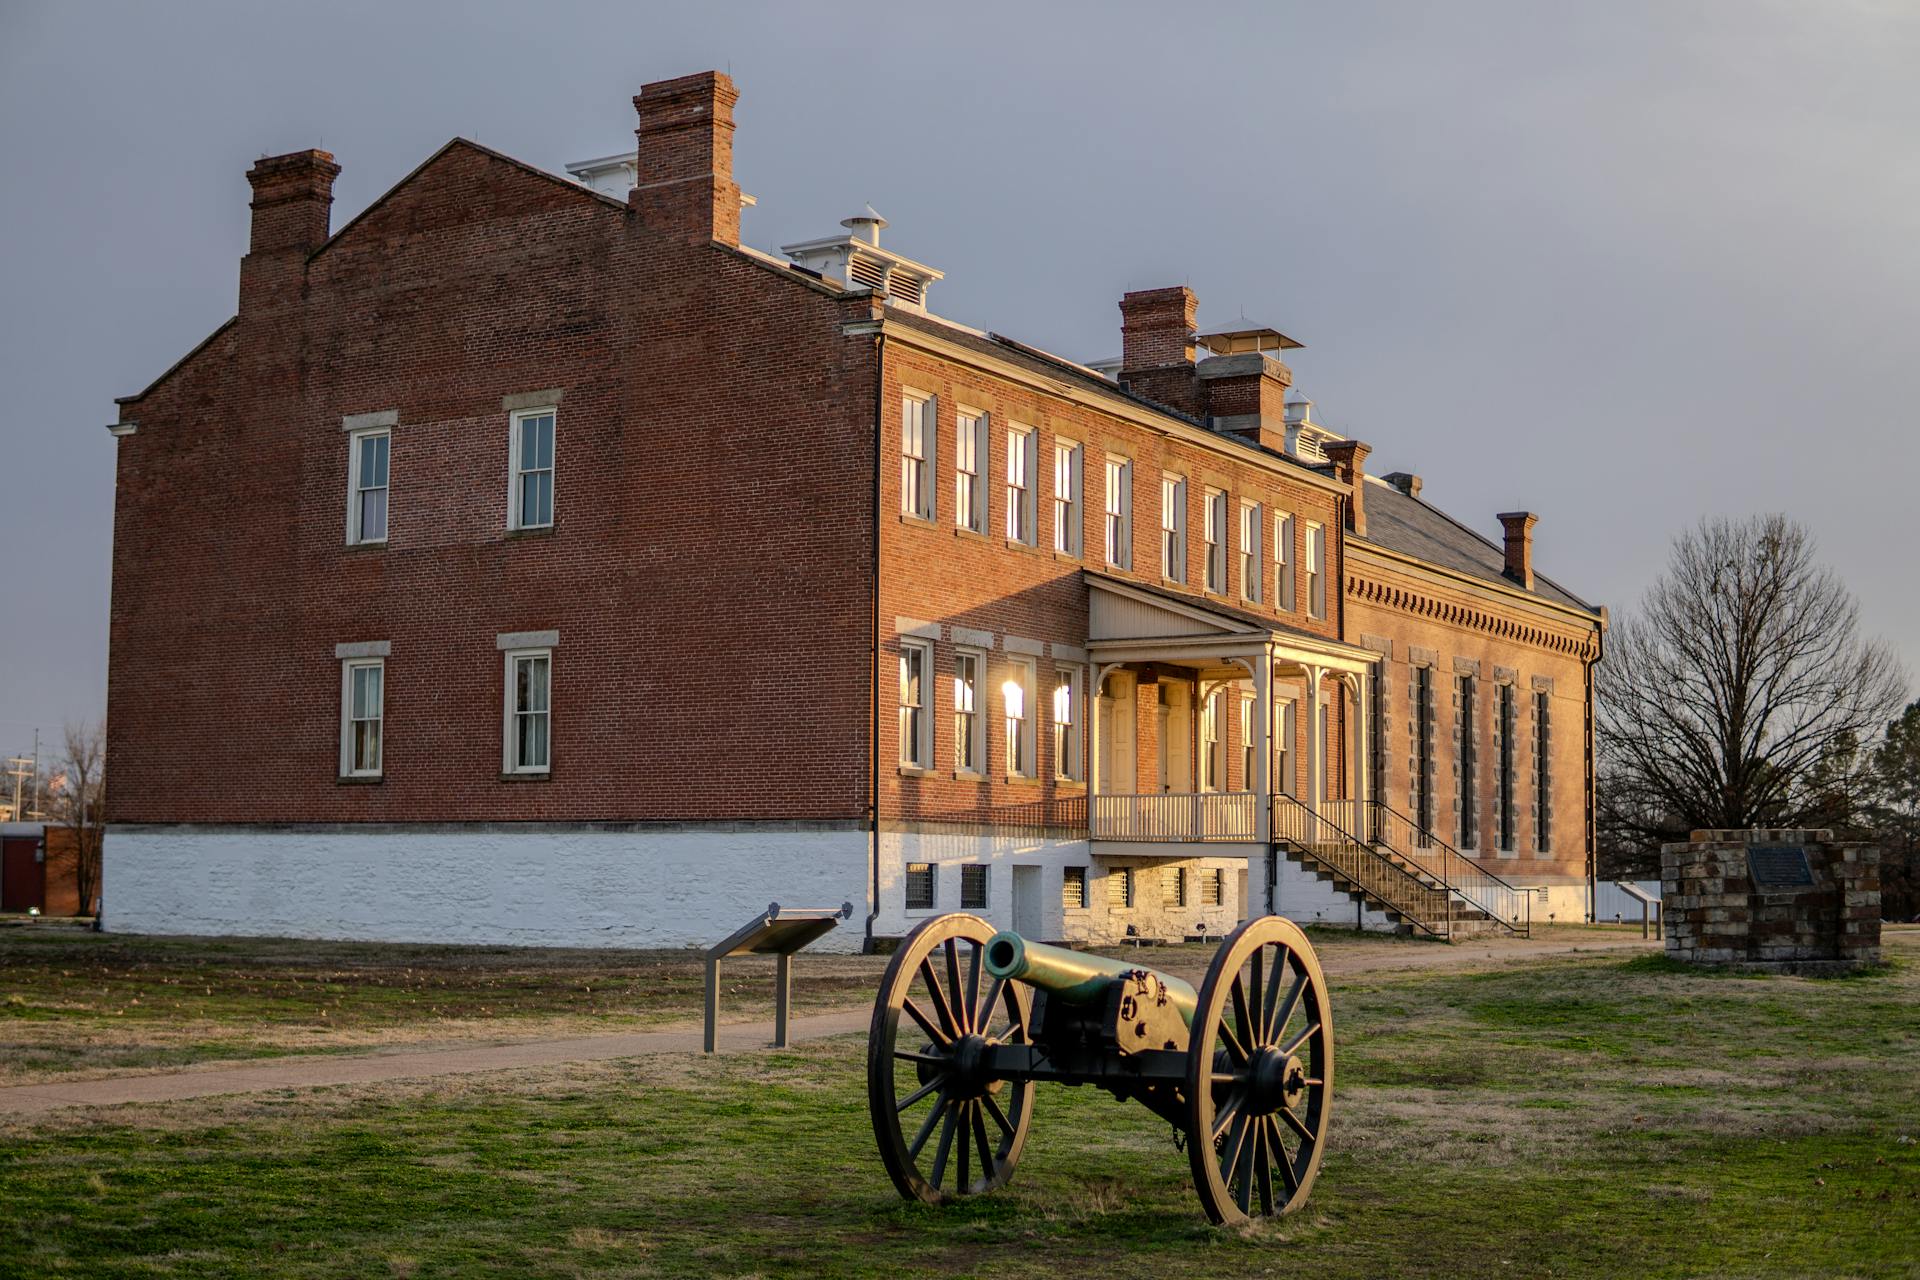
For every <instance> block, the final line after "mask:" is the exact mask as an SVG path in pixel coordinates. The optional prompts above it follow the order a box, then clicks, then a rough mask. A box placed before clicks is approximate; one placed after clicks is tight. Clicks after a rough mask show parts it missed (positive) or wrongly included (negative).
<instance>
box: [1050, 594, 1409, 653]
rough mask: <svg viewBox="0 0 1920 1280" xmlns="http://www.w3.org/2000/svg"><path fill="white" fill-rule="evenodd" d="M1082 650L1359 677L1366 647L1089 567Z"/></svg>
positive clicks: (1369, 651) (1367, 650) (1230, 606)
mask: <svg viewBox="0 0 1920 1280" xmlns="http://www.w3.org/2000/svg"><path fill="white" fill-rule="evenodd" d="M1081 576H1082V577H1084V578H1085V579H1086V582H1087V596H1088V599H1087V650H1088V652H1089V653H1090V654H1091V655H1093V656H1094V657H1096V658H1099V659H1101V660H1103V661H1107V662H1133V661H1140V662H1150V661H1177V660H1179V659H1182V658H1185V659H1196V658H1198V659H1211V658H1221V659H1224V658H1244V657H1254V656H1258V655H1260V654H1263V653H1271V654H1272V655H1273V656H1274V657H1277V658H1282V659H1286V660H1289V661H1293V662H1298V663H1303V664H1310V665H1313V666H1319V667H1326V668H1329V669H1332V670H1337V671H1351V672H1363V671H1366V670H1367V669H1368V668H1369V667H1370V666H1371V665H1372V664H1373V663H1374V662H1375V661H1377V659H1378V655H1376V654H1375V653H1373V651H1372V650H1369V649H1362V648H1359V647H1357V646H1355V645H1350V644H1346V643H1344V642H1342V641H1339V640H1330V639H1328V638H1327V637H1325V636H1317V635H1314V634H1313V633H1312V632H1309V631H1302V630H1300V629H1298V628H1295V627H1290V626H1287V625H1286V624H1285V623H1281V622H1276V621H1274V620H1273V619H1271V618H1263V617H1261V616H1260V615H1259V614H1257V613H1252V612H1249V611H1247V610H1244V609H1236V608H1234V607H1233V606H1232V605H1228V604H1224V603H1219V602H1216V601H1213V600H1199V599H1195V598H1194V597H1192V596H1188V595H1183V594H1181V593H1179V592H1174V591H1167V590H1163V589H1160V588H1156V587H1149V586H1146V585H1144V584H1142V583H1138V582H1130V581H1128V580H1126V579H1124V578H1116V577H1113V576H1111V575H1109V574H1104V573H1099V572H1097V571H1095V570H1092V569H1085V570H1082V571H1081Z"/></svg>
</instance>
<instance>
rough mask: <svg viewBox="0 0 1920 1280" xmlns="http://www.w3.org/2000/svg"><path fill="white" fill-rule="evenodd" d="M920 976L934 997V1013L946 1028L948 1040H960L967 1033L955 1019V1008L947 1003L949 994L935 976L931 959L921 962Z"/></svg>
mask: <svg viewBox="0 0 1920 1280" xmlns="http://www.w3.org/2000/svg"><path fill="white" fill-rule="evenodd" d="M920 976H921V978H922V979H924V980H925V981H926V984H927V991H928V993H929V994H930V995H932V997H933V1008H934V1012H936V1013H938V1014H939V1015H940V1025H941V1026H942V1027H944V1028H946V1035H945V1036H944V1037H943V1038H944V1039H946V1040H958V1039H959V1038H960V1037H961V1036H963V1035H965V1034H966V1033H965V1032H964V1031H962V1030H961V1029H960V1024H959V1022H958V1021H957V1020H955V1018H954V1014H953V1006H952V1005H950V1004H948V1003H947V993H946V991H945V990H944V989H943V988H942V987H941V985H940V979H939V978H937V977H935V976H934V972H933V961H932V960H931V959H927V960H922V961H921V962H920Z"/></svg>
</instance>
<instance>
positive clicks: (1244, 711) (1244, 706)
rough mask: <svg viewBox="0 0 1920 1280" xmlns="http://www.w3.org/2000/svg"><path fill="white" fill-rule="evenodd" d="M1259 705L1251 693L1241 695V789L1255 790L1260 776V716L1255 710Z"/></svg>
mask: <svg viewBox="0 0 1920 1280" xmlns="http://www.w3.org/2000/svg"><path fill="white" fill-rule="evenodd" d="M1258 705H1259V704H1258V703H1257V702H1256V701H1255V700H1254V697H1253V695H1252V694H1251V693H1242V694H1241V695H1240V789H1241V790H1242V791H1252V790H1254V785H1253V784H1254V780H1255V779H1256V778H1258V777H1259V776H1260V766H1259V764H1258V763H1257V762H1256V760H1255V757H1254V750H1253V749H1254V746H1255V738H1254V735H1255V733H1256V732H1257V731H1258V729H1259V727H1260V725H1259V715H1260V713H1259V712H1258V711H1257V710H1255V708H1256V707H1257V706H1258Z"/></svg>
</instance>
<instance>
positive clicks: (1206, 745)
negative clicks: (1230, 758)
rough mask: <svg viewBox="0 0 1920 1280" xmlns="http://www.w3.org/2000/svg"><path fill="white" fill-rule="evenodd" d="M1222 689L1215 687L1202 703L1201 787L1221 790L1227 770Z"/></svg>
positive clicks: (1204, 789) (1209, 789) (1205, 789)
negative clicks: (1223, 747)
mask: <svg viewBox="0 0 1920 1280" xmlns="http://www.w3.org/2000/svg"><path fill="white" fill-rule="evenodd" d="M1220 711H1221V699H1220V690H1218V689H1215V690H1214V691H1213V692H1212V693H1209V694H1208V695H1207V698H1206V701H1204V702H1202V703H1201V704H1200V770H1201V774H1200V789H1201V790H1202V791H1219V790H1221V789H1222V787H1221V777H1220V775H1221V774H1222V773H1224V772H1225V771H1226V770H1225V768H1224V765H1225V763H1226V761H1225V757H1223V756H1222V755H1221V750H1220V749H1221V743H1220Z"/></svg>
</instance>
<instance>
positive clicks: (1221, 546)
mask: <svg viewBox="0 0 1920 1280" xmlns="http://www.w3.org/2000/svg"><path fill="white" fill-rule="evenodd" d="M1205 514H1206V527H1205V532H1206V538H1207V590H1209V591H1213V592H1224V591H1225V590H1226V589H1227V495H1226V493H1225V491H1224V490H1220V489H1209V490H1207V504H1206V512H1205Z"/></svg>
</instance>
